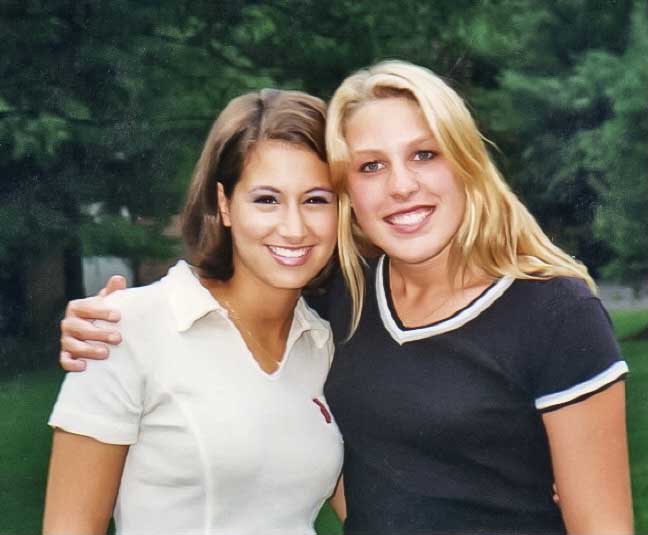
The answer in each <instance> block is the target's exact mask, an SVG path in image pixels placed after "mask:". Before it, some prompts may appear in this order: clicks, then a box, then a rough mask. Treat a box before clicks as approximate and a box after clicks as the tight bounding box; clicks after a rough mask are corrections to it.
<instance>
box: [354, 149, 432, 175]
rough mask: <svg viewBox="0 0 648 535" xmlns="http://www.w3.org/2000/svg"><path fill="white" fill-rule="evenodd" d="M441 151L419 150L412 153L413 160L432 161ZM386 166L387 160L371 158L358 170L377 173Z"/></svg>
mask: <svg viewBox="0 0 648 535" xmlns="http://www.w3.org/2000/svg"><path fill="white" fill-rule="evenodd" d="M438 155H439V153H438V152H437V151H435V150H417V151H416V152H414V154H412V156H411V160H412V161H415V162H430V161H432V160H434V159H435V158H436V157H437V156H438ZM385 167H386V165H385V162H383V161H381V160H371V161H369V162H364V163H362V164H360V166H359V168H358V170H359V171H360V172H361V173H369V174H370V173H377V172H379V171H382V170H383V169H384V168H385Z"/></svg>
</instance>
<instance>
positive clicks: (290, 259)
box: [266, 245, 313, 267]
mask: <svg viewBox="0 0 648 535" xmlns="http://www.w3.org/2000/svg"><path fill="white" fill-rule="evenodd" d="M266 247H267V248H268V251H269V252H270V255H271V256H272V258H274V259H275V260H276V261H277V262H278V263H279V264H281V265H282V266H286V267H298V266H303V265H304V264H305V263H306V262H307V261H308V258H309V257H310V254H311V251H312V250H313V246H310V245H309V246H305V247H281V246H278V245H266Z"/></svg>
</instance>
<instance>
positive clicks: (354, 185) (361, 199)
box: [347, 180, 383, 225]
mask: <svg viewBox="0 0 648 535" xmlns="http://www.w3.org/2000/svg"><path fill="white" fill-rule="evenodd" d="M377 186H378V184H372V183H370V182H369V181H360V180H358V181H352V180H349V184H348V186H347V193H348V195H349V199H350V200H351V204H352V206H353V212H354V213H355V216H356V219H357V221H358V223H359V224H360V225H363V223H364V222H365V221H367V222H368V221H369V220H371V219H373V218H374V217H375V216H376V214H378V213H379V211H380V206H381V205H382V198H383V195H381V191H380V188H378V187H377Z"/></svg>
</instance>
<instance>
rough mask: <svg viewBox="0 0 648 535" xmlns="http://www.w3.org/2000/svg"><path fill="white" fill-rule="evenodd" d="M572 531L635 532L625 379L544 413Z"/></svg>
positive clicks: (562, 504) (563, 506) (611, 534)
mask: <svg viewBox="0 0 648 535" xmlns="http://www.w3.org/2000/svg"><path fill="white" fill-rule="evenodd" d="M543 420H544V424H545V427H546V429H547V435H548V437H549V444H550V447H551V458H552V462H553V467H554V478H555V480H556V486H557V488H558V494H559V495H560V508H561V510H562V515H563V518H564V520H565V525H566V526H567V531H568V533H570V534H589V533H601V534H605V535H630V534H631V533H633V517H632V494H631V488H630V470H629V467H628V445H627V438H626V418H625V384H624V383H623V382H619V383H616V384H614V385H612V386H611V387H609V388H608V389H606V390H604V391H603V392H599V393H598V394H595V395H593V396H592V397H590V398H588V399H586V400H584V401H582V402H579V403H575V404H573V405H568V406H567V407H564V408H562V409H558V410H556V411H554V412H549V413H547V414H545V415H544V416H543Z"/></svg>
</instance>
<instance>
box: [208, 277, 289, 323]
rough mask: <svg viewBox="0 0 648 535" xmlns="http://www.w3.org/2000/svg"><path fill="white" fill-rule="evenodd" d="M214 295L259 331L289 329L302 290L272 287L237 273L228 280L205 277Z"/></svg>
mask: <svg viewBox="0 0 648 535" xmlns="http://www.w3.org/2000/svg"><path fill="white" fill-rule="evenodd" d="M201 282H202V284H203V286H205V287H206V288H207V289H208V290H209V292H210V293H211V294H212V295H213V296H214V298H215V299H216V300H217V301H219V302H220V303H221V305H223V306H225V308H228V309H230V312H232V313H234V314H235V315H237V316H238V317H239V318H241V319H243V320H244V321H245V323H246V324H248V325H255V326H257V328H258V329H259V330H266V329H270V330H274V329H280V330H281V331H283V330H286V329H289V328H290V325H291V323H292V317H293V312H294V311H295V306H296V305H297V301H298V299H299V296H300V294H301V291H300V290H293V289H283V288H268V286H267V285H265V284H261V283H260V281H256V280H250V279H249V278H248V277H245V278H243V277H240V276H239V277H237V276H236V273H235V274H234V276H233V277H232V278H231V279H229V280H227V281H213V280H210V279H201Z"/></svg>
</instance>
